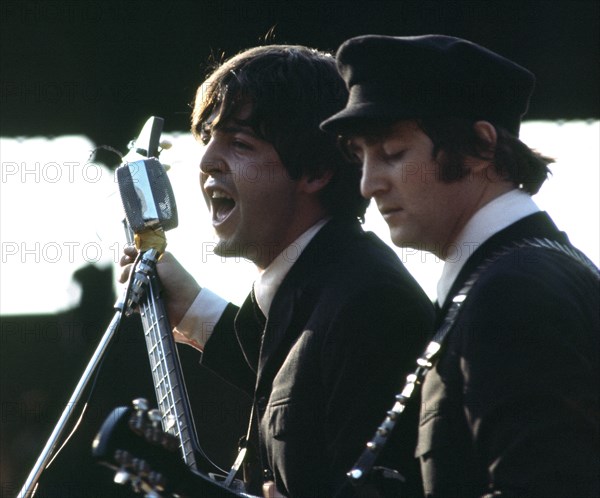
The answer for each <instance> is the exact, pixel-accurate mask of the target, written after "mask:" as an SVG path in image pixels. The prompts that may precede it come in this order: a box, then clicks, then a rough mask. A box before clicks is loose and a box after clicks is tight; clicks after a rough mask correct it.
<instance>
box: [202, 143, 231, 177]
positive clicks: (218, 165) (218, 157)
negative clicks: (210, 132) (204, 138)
mask: <svg viewBox="0 0 600 498" xmlns="http://www.w3.org/2000/svg"><path fill="white" fill-rule="evenodd" d="M226 171H227V163H226V162H225V160H224V159H223V156H222V154H221V153H220V151H219V146H218V143H217V142H216V141H215V140H214V139H211V140H210V142H208V144H207V145H206V146H205V147H204V153H203V154H202V159H201V160H200V173H201V176H203V177H207V176H211V175H215V174H217V173H225V172H226Z"/></svg>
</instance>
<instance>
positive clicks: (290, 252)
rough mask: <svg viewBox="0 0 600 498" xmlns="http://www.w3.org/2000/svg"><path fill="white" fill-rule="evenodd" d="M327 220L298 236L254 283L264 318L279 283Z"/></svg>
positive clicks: (319, 222) (257, 300)
mask: <svg viewBox="0 0 600 498" xmlns="http://www.w3.org/2000/svg"><path fill="white" fill-rule="evenodd" d="M329 219H330V218H324V219H322V220H320V221H318V222H317V223H315V224H314V225H313V226H312V227H310V228H309V229H308V230H306V232H304V233H303V234H302V235H300V237H298V238H297V239H296V240H295V241H294V242H292V243H291V244H290V245H289V246H287V247H286V248H285V249H284V250H283V251H281V252H280V253H279V254H278V255H277V257H276V258H275V259H274V260H273V261H272V262H271V264H270V265H269V266H267V268H265V269H264V271H262V272H261V274H260V275H259V276H258V278H257V279H256V281H255V282H254V294H255V296H256V302H257V303H258V306H259V308H260V309H261V311H262V312H263V313H264V315H265V316H266V317H268V316H269V309H270V308H271V303H272V302H273V298H274V297H275V293H276V292H277V290H278V289H279V286H280V285H281V282H282V281H283V279H284V278H285V276H286V275H287V274H288V272H289V271H290V269H291V268H292V266H294V263H295V262H296V261H297V260H298V258H299V257H300V254H302V252H303V251H304V249H306V246H308V244H309V243H310V241H311V240H312V239H313V237H314V236H315V235H317V233H318V232H319V230H321V228H323V226H324V225H325V224H326V223H327V222H328V221H329Z"/></svg>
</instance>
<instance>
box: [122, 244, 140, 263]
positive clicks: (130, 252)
mask: <svg viewBox="0 0 600 498" xmlns="http://www.w3.org/2000/svg"><path fill="white" fill-rule="evenodd" d="M123 252H124V253H125V254H126V255H127V256H129V257H131V258H133V259H135V257H136V256H137V255H138V250H137V248H136V247H135V246H134V245H133V244H132V245H126V246H125V247H124V248H123Z"/></svg>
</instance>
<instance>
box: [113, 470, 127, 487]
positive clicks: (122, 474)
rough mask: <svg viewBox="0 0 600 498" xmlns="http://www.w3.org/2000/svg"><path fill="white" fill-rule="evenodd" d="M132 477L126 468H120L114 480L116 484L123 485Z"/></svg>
mask: <svg viewBox="0 0 600 498" xmlns="http://www.w3.org/2000/svg"><path fill="white" fill-rule="evenodd" d="M130 478H131V474H130V473H129V472H127V471H126V470H124V469H119V470H118V471H117V473H116V474H115V477H113V482H115V483H116V484H121V485H123V484H126V483H127V481H129V479H130Z"/></svg>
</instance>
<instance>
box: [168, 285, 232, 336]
mask: <svg viewBox="0 0 600 498" xmlns="http://www.w3.org/2000/svg"><path fill="white" fill-rule="evenodd" d="M227 304H229V303H228V302H227V301H226V300H225V299H223V298H222V297H221V296H218V295H217V294H215V293H214V292H212V291H211V290H209V289H207V288H205V287H203V288H202V289H201V290H200V292H199V293H198V295H197V296H196V299H195V300H194V302H193V303H192V304H191V306H190V307H189V308H188V310H187V311H186V312H185V315H184V316H183V318H182V319H181V321H180V322H179V323H178V324H177V326H176V327H175V332H179V333H180V334H183V335H184V336H185V337H187V338H188V339H190V340H192V341H195V342H197V343H198V344H199V345H200V346H201V347H202V348H203V347H204V345H205V344H206V343H207V341H208V339H209V337H210V335H211V334H212V331H213V329H214V328H215V325H216V324H217V322H218V321H219V319H220V318H221V315H222V314H223V311H225V308H226V307H227Z"/></svg>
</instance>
